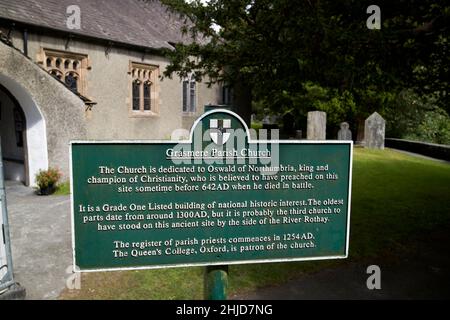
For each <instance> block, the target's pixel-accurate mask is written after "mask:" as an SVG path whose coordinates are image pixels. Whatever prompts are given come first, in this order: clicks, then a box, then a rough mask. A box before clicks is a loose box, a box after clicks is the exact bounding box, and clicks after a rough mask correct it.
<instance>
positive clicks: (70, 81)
mask: <svg viewBox="0 0 450 320" xmlns="http://www.w3.org/2000/svg"><path fill="white" fill-rule="evenodd" d="M64 81H65V82H66V85H67V86H68V87H69V89H70V90H72V91H74V92H77V91H78V83H77V78H76V77H75V76H74V75H73V74H72V73H69V74H67V75H66V79H65V80H64Z"/></svg>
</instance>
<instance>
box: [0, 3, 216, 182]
mask: <svg viewBox="0 0 450 320" xmlns="http://www.w3.org/2000/svg"><path fill="white" fill-rule="evenodd" d="M183 22H184V19H183V18H180V17H179V15H177V14H174V13H171V12H170V11H168V10H167V8H166V7H165V6H164V5H162V4H161V3H160V2H159V1H143V0H123V1H107V0H59V1H54V0H28V1H17V0H0V136H1V147H2V156H3V163H4V166H5V178H6V179H9V180H17V181H22V182H23V183H24V184H26V185H35V175H36V173H37V172H38V171H39V170H40V169H47V168H48V167H57V168H59V169H60V170H61V171H62V173H63V179H68V178H69V143H70V141H71V140H128V139H139V140H147V139H170V136H171V133H172V132H173V131H174V130H176V129H180V128H184V129H189V128H190V126H191V125H192V123H193V122H194V121H195V119H196V118H197V117H198V116H199V115H201V114H202V113H203V111H204V106H205V105H208V104H219V103H221V102H222V88H220V87H219V86H212V87H208V86H207V84H206V83H204V82H197V81H196V80H195V79H194V78H193V77H186V78H185V79H179V78H178V77H177V76H176V75H174V77H173V78H172V79H168V78H162V77H161V75H162V74H163V72H164V70H165V68H166V66H167V65H168V63H169V61H168V59H167V58H165V57H164V55H163V53H162V49H170V50H173V49H174V44H175V43H180V42H183V41H188V40H187V39H186V38H183V36H182V32H181V27H182V25H183Z"/></svg>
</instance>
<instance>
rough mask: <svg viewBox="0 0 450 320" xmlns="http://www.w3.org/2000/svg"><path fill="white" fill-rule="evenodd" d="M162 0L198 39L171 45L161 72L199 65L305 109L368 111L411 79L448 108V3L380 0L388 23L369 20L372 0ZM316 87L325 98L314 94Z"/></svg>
mask: <svg viewBox="0 0 450 320" xmlns="http://www.w3.org/2000/svg"><path fill="white" fill-rule="evenodd" d="M162 2H163V3H164V4H166V5H167V6H169V7H170V8H171V9H172V10H174V11H176V12H179V13H180V14H182V15H183V16H184V17H185V18H186V26H185V28H184V30H183V32H184V33H185V34H186V35H189V36H190V37H191V39H192V40H193V41H192V42H190V43H185V44H181V43H179V44H176V45H175V50H174V51H167V52H166V53H167V56H168V57H169V58H170V61H171V63H170V65H169V67H168V68H167V70H166V72H165V73H164V74H165V76H169V77H170V76H172V75H173V74H174V73H176V74H178V75H180V76H185V75H186V74H187V73H190V72H194V74H195V75H196V77H197V78H198V79H202V78H207V79H208V81H209V83H215V82H223V83H226V84H230V85H234V86H235V88H236V87H238V88H240V89H239V94H238V96H239V97H243V96H246V99H247V103H248V100H249V99H250V100H254V101H259V102H262V103H263V104H265V105H266V106H268V107H270V108H271V109H272V110H273V111H274V112H277V113H286V112H294V113H296V114H297V115H299V116H302V115H304V114H305V113H306V112H307V111H309V109H311V108H318V107H319V108H320V107H321V106H322V107H323V108H325V109H327V111H328V112H333V111H335V110H334V109H339V108H340V110H341V111H342V110H344V112H343V113H344V114H348V116H351V117H353V118H358V117H359V118H364V117H365V116H367V115H368V114H369V113H371V112H373V111H374V110H378V111H380V109H381V108H382V107H383V105H384V103H385V101H386V99H388V98H389V97H392V96H393V95H392V93H395V92H399V91H400V90H401V89H402V88H405V87H406V88H413V89H415V90H417V91H418V92H426V93H430V92H434V93H437V95H438V96H439V103H440V104H441V106H445V107H446V110H447V112H448V111H449V109H448V108H449V107H448V106H449V104H448V93H447V90H448V82H447V80H446V79H445V77H443V75H444V72H446V73H447V74H448V65H449V56H450V55H449V54H448V39H449V37H448V25H449V24H448V17H449V13H450V6H449V5H444V4H436V3H434V2H433V1H428V0H426V1H418V0H412V1H403V0H402V1H397V2H395V3H393V2H392V1H378V5H379V6H380V8H381V14H382V17H381V18H382V20H381V21H382V27H381V30H369V29H367V27H366V20H367V18H368V17H369V15H368V14H367V13H366V9H367V7H368V6H369V5H370V3H369V2H365V1H360V0H343V1H332V0H320V1H319V0H302V1H300V0H299V1H292V0H210V1H207V2H205V1H201V0H194V1H190V2H186V1H184V0H162ZM424 84H426V85H424ZM311 88H317V89H319V88H321V89H323V90H324V92H326V94H325V96H323V97H322V99H325V101H322V103H311V102H314V101H311V100H310V96H311ZM238 100H239V99H238ZM333 101H334V102H333ZM333 106H335V107H333ZM238 107H240V108H242V107H243V106H242V105H238ZM342 120H349V119H342Z"/></svg>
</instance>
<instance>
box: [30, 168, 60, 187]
mask: <svg viewBox="0 0 450 320" xmlns="http://www.w3.org/2000/svg"><path fill="white" fill-rule="evenodd" d="M61 176H62V174H61V172H60V171H59V170H58V169H57V168H48V170H39V171H38V173H37V174H36V184H37V185H38V187H39V188H40V189H45V188H47V187H54V186H56V184H57V183H58V181H59V179H60V178H61Z"/></svg>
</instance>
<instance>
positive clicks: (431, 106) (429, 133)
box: [384, 89, 450, 144]
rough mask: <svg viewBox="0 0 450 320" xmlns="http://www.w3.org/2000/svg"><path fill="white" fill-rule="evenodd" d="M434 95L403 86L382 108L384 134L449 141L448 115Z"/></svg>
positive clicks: (421, 139) (394, 136) (396, 136)
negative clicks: (422, 93)
mask: <svg viewBox="0 0 450 320" xmlns="http://www.w3.org/2000/svg"><path fill="white" fill-rule="evenodd" d="M437 101H438V99H437V98H436V96H435V95H431V94H430V95H425V96H419V95H418V94H417V93H415V92H414V91H412V90H411V89H409V90H403V91H402V92H400V94H398V95H397V96H396V97H395V99H391V101H389V103H388V107H387V108H386V110H385V112H384V117H385V118H386V121H387V125H386V134H387V136H388V137H393V138H403V139H410V140H417V141H423V142H431V143H439V144H450V117H449V116H448V114H447V113H446V112H445V111H444V110H443V109H441V108H440V107H439V106H438V105H437Z"/></svg>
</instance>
